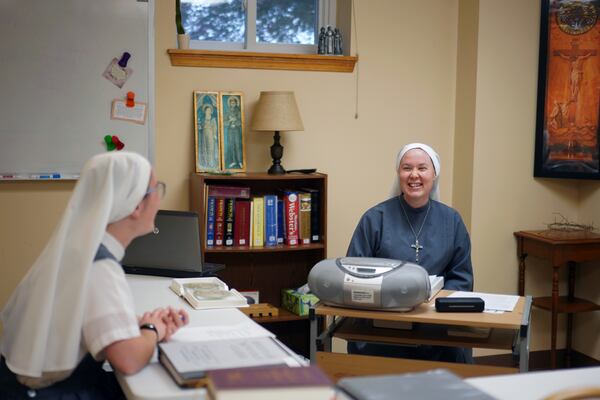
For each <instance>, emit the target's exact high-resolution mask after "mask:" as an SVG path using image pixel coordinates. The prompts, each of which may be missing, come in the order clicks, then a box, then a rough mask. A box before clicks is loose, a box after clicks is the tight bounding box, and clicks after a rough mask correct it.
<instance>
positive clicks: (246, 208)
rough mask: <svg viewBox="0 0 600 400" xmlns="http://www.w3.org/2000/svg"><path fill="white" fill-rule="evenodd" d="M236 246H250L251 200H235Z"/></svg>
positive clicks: (234, 227) (234, 230) (234, 228)
mask: <svg viewBox="0 0 600 400" xmlns="http://www.w3.org/2000/svg"><path fill="white" fill-rule="evenodd" d="M233 244H234V246H250V201H249V200H240V199H236V200H235V211H234V217H233Z"/></svg>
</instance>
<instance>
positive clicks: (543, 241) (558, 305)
mask: <svg viewBox="0 0 600 400" xmlns="http://www.w3.org/2000/svg"><path fill="white" fill-rule="evenodd" d="M514 235H515V236H516V238H517V255H518V257H519V296H523V295H524V294H525V258H527V256H528V255H533V256H536V257H539V258H542V259H545V260H548V261H550V264H551V265H552V296H550V297H536V298H534V299H533V305H534V306H537V307H539V308H541V309H543V310H547V311H550V312H551V313H552V333H551V348H550V362H551V366H552V368H556V337H557V329H558V313H567V343H566V352H565V357H566V360H565V361H566V365H567V366H570V364H571V340H572V331H573V313H577V312H586V311H594V310H599V309H600V306H598V305H597V304H595V303H592V302H590V301H587V300H583V299H578V298H576V297H575V266H576V263H578V262H584V261H593V260H600V235H598V234H595V233H591V232H564V231H551V230H546V231H519V232H515V233H514ZM563 266H568V268H569V282H568V293H567V296H562V297H561V296H559V292H558V281H559V270H560V268H561V267H563Z"/></svg>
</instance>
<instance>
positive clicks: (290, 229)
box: [283, 190, 300, 246]
mask: <svg viewBox="0 0 600 400" xmlns="http://www.w3.org/2000/svg"><path fill="white" fill-rule="evenodd" d="M299 206H300V204H299V201H298V192H295V191H292V190H285V191H284V192H283V213H284V218H285V223H284V229H285V243H286V244H288V245H291V246H294V245H297V244H298V240H299V232H298V209H299Z"/></svg>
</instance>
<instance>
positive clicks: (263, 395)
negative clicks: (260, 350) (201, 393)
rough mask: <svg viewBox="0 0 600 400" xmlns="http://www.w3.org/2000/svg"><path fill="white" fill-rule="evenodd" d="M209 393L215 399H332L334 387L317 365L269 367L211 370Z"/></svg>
mask: <svg viewBox="0 0 600 400" xmlns="http://www.w3.org/2000/svg"><path fill="white" fill-rule="evenodd" d="M208 377H209V379H208V391H209V393H210V394H211V398H212V399H215V400H238V399H240V400H244V399H282V400H284V399H285V400H295V399H300V400H306V399H311V400H331V399H333V398H335V392H334V389H333V384H332V383H331V381H330V380H329V378H328V377H327V375H325V373H324V372H323V371H321V370H320V369H319V367H317V366H316V365H311V366H308V367H296V368H291V367H288V366H283V365H280V366H269V367H257V368H234V369H224V370H216V371H210V372H209V373H208Z"/></svg>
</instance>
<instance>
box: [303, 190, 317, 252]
mask: <svg viewBox="0 0 600 400" xmlns="http://www.w3.org/2000/svg"><path fill="white" fill-rule="evenodd" d="M301 190H302V191H303V192H306V193H310V241H311V242H312V243H318V242H319V241H321V199H320V198H321V194H320V191H319V190H318V189H313V188H302V189H301Z"/></svg>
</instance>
